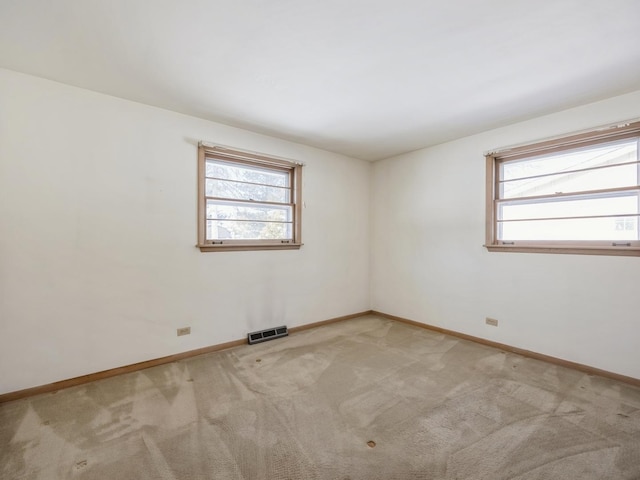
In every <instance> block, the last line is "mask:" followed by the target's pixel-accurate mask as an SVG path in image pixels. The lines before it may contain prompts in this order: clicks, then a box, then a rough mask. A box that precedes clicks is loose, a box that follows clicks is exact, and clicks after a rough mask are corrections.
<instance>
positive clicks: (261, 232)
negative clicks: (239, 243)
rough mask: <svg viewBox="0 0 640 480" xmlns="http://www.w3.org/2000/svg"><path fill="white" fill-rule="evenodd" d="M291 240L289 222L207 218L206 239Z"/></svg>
mask: <svg viewBox="0 0 640 480" xmlns="http://www.w3.org/2000/svg"><path fill="white" fill-rule="evenodd" d="M225 239H227V240H274V239H275V240H280V239H281V240H292V239H293V235H292V228H291V223H271V222H270V223H265V222H237V221H233V220H207V240H225Z"/></svg>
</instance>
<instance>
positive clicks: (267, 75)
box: [0, 0, 640, 160]
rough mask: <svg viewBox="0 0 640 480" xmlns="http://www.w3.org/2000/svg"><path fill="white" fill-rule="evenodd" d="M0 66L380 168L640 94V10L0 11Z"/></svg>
mask: <svg viewBox="0 0 640 480" xmlns="http://www.w3.org/2000/svg"><path fill="white" fill-rule="evenodd" d="M0 66H2V67H5V68H8V69H12V70H17V71H20V72H25V73H30V74H34V75H38V76H42V77H45V78H49V79H52V80H57V81H60V82H64V83H67V84H71V85H76V86H79V87H84V88H88V89H91V90H95V91H99V92H104V93H107V94H111V95H115V96H118V97H122V98H127V99H131V100H135V101H138V102H142V103H146V104H149V105H155V106H158V107H163V108H167V109H170V110H175V111H177V112H182V113H186V114H189V115H194V116H197V117H202V118H207V119H210V120H214V121H218V122H222V123H226V124H229V125H234V126H239V127H242V128H246V129H249V130H253V131H257V132H261V133H266V134H269V135H273V136H277V137H281V138H286V139H290V140H293V141H298V142H301V143H305V144H308V145H313V146H317V147H320V148H323V149H326V150H331V151H335V152H340V153H344V154H346V155H350V156H353V157H357V158H363V159H368V160H377V159H381V158H387V157H390V156H393V155H396V154H399V153H403V152H406V151H411V150H415V149H418V148H421V147H425V146H429V145H433V144H436V143H441V142H443V141H447V140H451V139H453V138H458V137H461V136H464V135H469V134H472V133H477V132H480V131H483V130H487V129H490V128H494V127H497V126H501V125H505V124H508V123H512V122H515V121H518V120H523V119H527V118H531V117H535V116H538V115H541V114H545V113H550V112H553V111H557V110H561V109H564V108H568V107H571V106H575V105H579V104H583V103H588V102H591V101H595V100H599V99H602V98H606V97H610V96H614V95H618V94H622V93H626V92H630V91H633V90H638V89H640V0H607V1H605V0H538V1H535V0H483V1H479V0H449V1H447V0H439V1H434V0H271V1H268V0H182V1H180V0H55V1H51V0H0Z"/></svg>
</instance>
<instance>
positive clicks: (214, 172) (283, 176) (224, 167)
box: [206, 159, 290, 187]
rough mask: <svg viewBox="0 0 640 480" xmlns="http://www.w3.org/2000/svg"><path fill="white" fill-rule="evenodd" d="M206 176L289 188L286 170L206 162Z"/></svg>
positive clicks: (218, 161) (219, 161)
mask: <svg viewBox="0 0 640 480" xmlns="http://www.w3.org/2000/svg"><path fill="white" fill-rule="evenodd" d="M206 176H207V177H213V178H219V179H223V180H238V181H241V182H251V183H260V184H263V185H271V186H274V187H289V186H290V172H289V171H288V170H278V169H276V168H274V169H271V168H260V167H254V166H250V165H247V166H244V165H242V166H240V165H238V164H231V163H227V162H224V161H221V160H209V159H208V160H207V162H206Z"/></svg>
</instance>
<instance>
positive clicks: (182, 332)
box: [178, 327, 191, 337]
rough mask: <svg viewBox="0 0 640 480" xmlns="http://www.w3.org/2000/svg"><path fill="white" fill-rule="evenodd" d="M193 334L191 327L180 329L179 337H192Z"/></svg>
mask: <svg viewBox="0 0 640 480" xmlns="http://www.w3.org/2000/svg"><path fill="white" fill-rule="evenodd" d="M190 334H191V327H182V328H179V329H178V336H179V337H181V336H182V335H190Z"/></svg>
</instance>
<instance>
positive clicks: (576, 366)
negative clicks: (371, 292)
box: [370, 310, 640, 387]
mask: <svg viewBox="0 0 640 480" xmlns="http://www.w3.org/2000/svg"><path fill="white" fill-rule="evenodd" d="M370 313H371V314H372V315H378V316H380V317H383V318H388V319H390V320H395V321H397V322H401V323H406V324H408V325H413V326H415V327H420V328H424V329H427V330H431V331H434V332H438V333H444V334H446V335H451V336H452V337H457V338H461V339H463V340H469V341H471V342H475V343H480V344H482V345H487V346H489V347H493V348H497V349H499V350H504V351H505V352H510V353H517V354H518V355H522V356H523V357H529V358H534V359H536V360H542V361H543V362H547V363H552V364H554V365H558V366H561V367H565V368H572V369H573V370H578V371H580V372H584V373H587V374H589V375H598V376H600V377H604V378H609V379H612V380H617V381H619V382H624V383H628V384H630V385H633V386H635V387H640V379H638V378H634V377H628V376H626V375H620V374H619V373H613V372H609V371H607V370H601V369H599V368H595V367H590V366H589V365H583V364H582V363H576V362H571V361H569V360H563V359H562V358H557V357H552V356H550V355H544V354H543V353H537V352H532V351H530V350H525V349H523V348H518V347H513V346H511V345H506V344H504V343H498V342H494V341H491V340H486V339H484V338H480V337H474V336H473V335H467V334H466V333H460V332H456V331H454V330H447V329H446V328H441V327H436V326H434V325H429V324H426V323H421V322H416V321H415V320H409V319H408V318H403V317H397V316H395V315H389V314H388V313H382V312H378V311H375V310H372V311H371V312H370Z"/></svg>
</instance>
